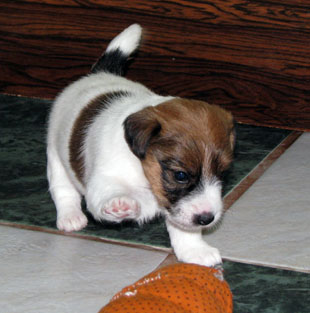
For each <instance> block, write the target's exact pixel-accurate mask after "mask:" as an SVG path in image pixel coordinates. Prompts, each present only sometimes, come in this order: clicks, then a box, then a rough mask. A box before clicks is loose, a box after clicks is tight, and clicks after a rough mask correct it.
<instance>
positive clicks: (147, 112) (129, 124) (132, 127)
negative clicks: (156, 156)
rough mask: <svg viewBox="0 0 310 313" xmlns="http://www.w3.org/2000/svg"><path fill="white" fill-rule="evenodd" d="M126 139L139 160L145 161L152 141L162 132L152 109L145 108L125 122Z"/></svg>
mask: <svg viewBox="0 0 310 313" xmlns="http://www.w3.org/2000/svg"><path fill="white" fill-rule="evenodd" d="M123 125H124V129H125V139H126V141H127V144H128V146H129V147H130V149H131V151H132V152H133V153H134V154H135V155H136V156H137V157H138V158H139V159H144V158H145V154H146V150H147V148H148V146H149V144H150V142H151V140H152V139H153V138H154V137H156V136H157V135H158V134H159V133H160V130H161V125H160V123H159V122H158V120H157V119H156V116H155V114H154V113H153V110H152V108H145V109H143V110H141V111H139V112H137V113H134V114H131V115H129V116H128V117H127V118H126V120H125V121H124V124H123Z"/></svg>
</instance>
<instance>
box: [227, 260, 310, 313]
mask: <svg viewBox="0 0 310 313" xmlns="http://www.w3.org/2000/svg"><path fill="white" fill-rule="evenodd" d="M224 275H225V279H226V281H227V282H228V284H229V286H230V288H231V291H232V294H233V301H234V312H235V313H309V312H310V274H306V273H299V272H293V271H287V270H281V269H275V268H269V267H263V266H255V265H249V264H241V263H236V262H224Z"/></svg>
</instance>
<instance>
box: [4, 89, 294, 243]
mask: <svg viewBox="0 0 310 313" xmlns="http://www.w3.org/2000/svg"><path fill="white" fill-rule="evenodd" d="M50 105H51V102H50V101H47V100H40V99H30V98H23V97H14V96H6V95H0V186H1V188H0V220H2V221H6V222H13V223H16V224H26V225H35V226H40V227H45V228H53V229H54V228H55V220H56V212H55V208H54V204H53V202H52V200H51V199H50V196H49V193H48V185H47V181H46V177H45V171H46V170H45V167H46V155H45V136H46V119H47V114H48V110H49V107H50ZM289 133H290V132H289V131H286V130H279V129H271V128H264V127H253V126H246V125H238V126H237V144H236V152H235V162H234V164H233V166H232V167H231V169H230V170H229V171H227V172H226V173H225V175H224V177H223V180H224V191H223V192H224V194H226V193H227V192H229V191H230V190H231V189H232V188H233V187H234V186H235V185H236V184H238V183H239V182H240V180H242V178H244V177H245V176H246V175H247V174H248V173H249V172H250V171H251V170H252V169H253V168H254V167H255V166H256V165H257V164H259V163H260V162H261V161H262V160H263V159H264V158H265V157H266V156H267V155H268V153H269V152H270V151H271V150H273V149H274V148H275V147H276V146H277V145H278V144H279V143H280V142H281V141H282V140H283V139H284V138H285V137H286V136H288V134H289ZM81 233H82V234H87V235H90V236H97V237H102V238H110V239H114V240H120V241H129V242H133V243H139V244H147V245H153V246H158V247H169V246H170V244H169V238H168V234H167V232H166V230H165V226H164V223H163V221H162V219H160V218H159V219H156V220H154V221H152V222H150V223H147V224H145V225H142V226H138V225H137V224H135V223H130V222H126V223H122V224H120V225H116V224H111V223H102V224H101V223H97V222H95V221H94V220H93V219H92V218H91V217H89V225H88V226H87V228H85V229H84V230H83V231H81Z"/></svg>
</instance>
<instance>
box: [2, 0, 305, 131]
mask: <svg viewBox="0 0 310 313" xmlns="http://www.w3.org/2000/svg"><path fill="white" fill-rule="evenodd" d="M308 12H310V3H309V4H306V1H289V0H286V1H275V0H274V1H269V2H261V1H241V0H231V1H212V2H201V1H165V2H161V1H136V0H134V1H130V2H128V1H99V0H89V1H82V0H80V1H73V0H65V1H60V0H44V1H39V0H32V1H1V2H0V71H1V77H0V91H1V92H5V93H10V94H22V95H26V96H35V97H45V98H51V97H54V96H55V94H56V93H57V92H58V91H59V90H60V89H61V88H63V86H65V85H66V84H67V83H68V82H70V81H72V80H74V79H76V78H77V77H79V76H80V75H83V74H84V73H87V72H88V70H89V68H90V65H91V64H92V63H93V62H95V60H96V58H97V57H98V56H99V55H100V54H101V52H102V50H103V48H104V47H105V45H106V44H107V43H108V41H109V40H110V39H111V38H113V37H114V36H115V35H116V34H117V33H118V32H119V31H121V30H122V29H123V28H125V27H127V26H128V25H130V24H131V23H134V22H139V23H140V24H141V25H142V26H143V27H145V29H146V31H145V34H144V40H143V43H142V46H141V48H140V52H139V55H138V58H137V59H136V61H135V62H134V63H133V64H132V66H131V68H130V69H129V72H128V76H129V77H130V78H133V79H136V80H139V81H141V82H143V83H145V84H146V85H148V86H149V87H151V88H153V89H154V90H155V91H157V92H161V93H164V94H173V95H180V96H184V97H194V98H197V99H203V100H207V101H209V102H213V103H218V104H221V105H223V106H225V107H227V108H228V109H230V110H231V111H233V113H234V115H235V116H236V119H237V120H238V121H240V122H243V123H250V124H257V125H269V126H275V127H286V128H294V129H310V105H309V103H310V84H309V83H310V57H309V55H310V36H309V35H310V23H309V22H310V14H309V13H308Z"/></svg>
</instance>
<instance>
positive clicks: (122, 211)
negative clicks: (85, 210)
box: [101, 196, 141, 222]
mask: <svg viewBox="0 0 310 313" xmlns="http://www.w3.org/2000/svg"><path fill="white" fill-rule="evenodd" d="M101 212H102V214H103V218H104V219H107V220H109V221H115V222H120V221H122V220H124V219H137V218H138V217H139V215H140V212H141V209H140V204H139V203H138V202H137V201H136V200H134V199H131V198H129V197H127V196H121V197H115V198H112V199H111V200H109V201H108V202H107V203H105V205H104V206H103V208H102V209H101Z"/></svg>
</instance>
